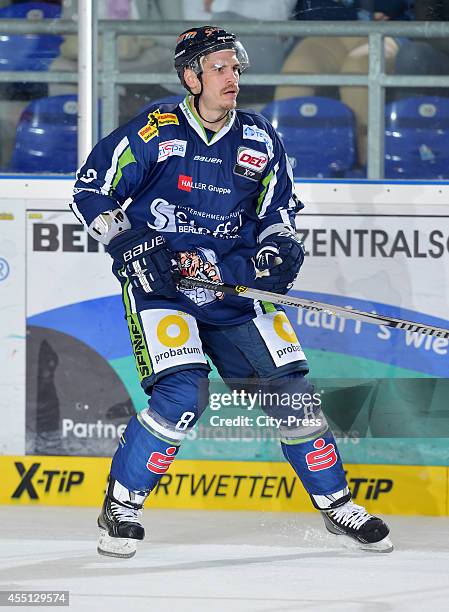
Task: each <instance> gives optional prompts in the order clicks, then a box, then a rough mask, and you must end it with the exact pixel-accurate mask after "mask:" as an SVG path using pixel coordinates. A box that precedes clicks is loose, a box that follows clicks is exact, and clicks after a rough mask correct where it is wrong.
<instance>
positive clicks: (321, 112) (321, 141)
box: [261, 96, 356, 178]
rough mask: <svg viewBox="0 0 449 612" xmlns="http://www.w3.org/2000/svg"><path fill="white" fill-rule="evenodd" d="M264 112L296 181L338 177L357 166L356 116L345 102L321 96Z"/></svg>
mask: <svg viewBox="0 0 449 612" xmlns="http://www.w3.org/2000/svg"><path fill="white" fill-rule="evenodd" d="M261 112H262V114H263V115H264V116H265V117H267V119H268V120H269V121H270V122H271V124H272V125H273V127H274V128H275V129H276V130H277V132H278V134H279V135H280V137H281V139H282V140H283V143H284V146H285V148H286V151H287V154H288V156H289V158H290V161H291V162H292V166H293V172H294V175H295V177H306V178H311V177H319V178H331V177H338V176H342V175H343V174H344V173H345V172H346V171H347V170H349V169H351V168H352V167H353V166H354V164H355V161H356V144H355V120H354V114H353V112H352V111H351V109H349V108H348V107H347V106H346V105H345V104H343V103H342V102H339V101H338V100H333V99H331V98H324V97H321V96H307V97H301V98H287V99H285V100H276V101H275V102H272V103H271V104H268V105H267V106H265V107H264V108H263V109H262V111H261Z"/></svg>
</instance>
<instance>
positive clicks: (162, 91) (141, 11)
mask: <svg viewBox="0 0 449 612" xmlns="http://www.w3.org/2000/svg"><path fill="white" fill-rule="evenodd" d="M62 16H63V19H72V20H74V21H78V2H76V1H74V0H65V1H64V7H63V15H62ZM98 18H99V19H115V20H129V21H135V20H140V19H143V20H156V21H163V20H165V19H182V18H183V6H182V0H171V2H170V3H168V2H162V1H161V2H159V1H158V0H99V2H98ZM117 40H118V45H117V48H118V66H119V71H120V72H121V73H126V72H143V73H145V72H172V69H173V68H172V51H171V47H170V46H169V45H170V43H169V42H168V41H171V37H170V36H168V37H164V36H134V35H130V36H119V37H118V39H117ZM98 56H99V61H100V64H101V56H102V46H101V40H100V41H99V44H98ZM77 60H78V41H77V37H76V36H71V35H70V36H66V37H65V41H64V43H63V45H62V47H61V57H59V58H58V59H57V60H56V61H55V62H53V64H52V70H59V71H75V70H76V69H77ZM168 89H169V90H170V91H171V92H172V93H178V92H182V88H181V86H180V85H173V87H170V88H168V87H160V86H158V85H145V84H139V85H126V86H124V87H120V88H119V94H120V98H119V107H120V122H126V121H127V120H128V119H130V118H131V117H133V116H134V115H136V114H137V113H138V112H139V111H140V110H141V108H142V106H144V105H145V104H146V103H148V102H150V101H151V99H153V98H156V97H160V96H164V95H165V96H166V95H167V90H168ZM67 93H77V87H76V86H71V85H66V84H63V85H61V84H51V85H50V95H58V94H67Z"/></svg>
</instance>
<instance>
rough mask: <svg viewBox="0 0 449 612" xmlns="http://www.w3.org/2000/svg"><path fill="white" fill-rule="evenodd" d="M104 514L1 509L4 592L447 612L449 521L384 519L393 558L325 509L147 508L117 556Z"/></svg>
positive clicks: (110, 606) (142, 606)
mask: <svg viewBox="0 0 449 612" xmlns="http://www.w3.org/2000/svg"><path fill="white" fill-rule="evenodd" d="M96 515H97V512H96V510H94V509H90V508H86V509H84V508H73V509H70V508H45V507H29V506H28V507H27V506H20V507H17V508H12V507H11V506H0V589H1V590H7V589H14V590H21V589H24V590H33V589H38V590H68V591H70V607H69V608H65V609H67V610H70V611H71V612H73V611H74V610H77V611H78V610H80V611H81V610H82V611H85V612H90V611H101V612H103V611H105V612H113V611H120V612H137V611H140V610H145V612H153V611H156V612H159V611H164V612H178V611H179V612H187V611H188V612H190V611H192V612H193V611H194V612H203V611H204V612H205V611H208V612H221V611H228V610H229V611H230V612H248V611H251V612H259V611H260V612H283V611H286V610H292V611H293V610H294V611H298V612H299V611H307V610H313V611H314V612H322V611H323V612H324V611H326V612H328V611H329V612H333V611H340V610H341V611H344V612H353V611H357V612H359V611H360V612H390V611H396V610H398V611H401V612H427V611H429V612H430V611H432V612H440V611H447V610H449V519H446V518H426V517H420V518H411V517H402V518H401V517H387V518H388V523H389V524H390V527H391V536H392V539H393V541H394V544H395V551H394V552H393V553H391V554H379V553H377V554H376V553H366V552H360V551H355V550H351V549H350V550H348V549H345V548H344V547H343V546H342V542H341V540H342V538H341V537H335V536H332V535H330V534H327V533H326V532H325V530H324V526H323V524H322V520H321V517H320V516H319V515H318V514H283V513H255V512H194V511H163V510H146V511H145V513H144V524H145V527H146V529H147V538H146V540H145V541H144V543H142V545H141V546H140V548H139V549H138V552H137V555H136V556H135V557H134V558H133V559H128V560H118V559H110V558H107V557H100V556H98V555H97V553H96V536H97V530H96ZM1 609H2V610H3V609H4V610H7V609H17V608H12V607H8V608H6V607H5V608H1ZM20 609H23V610H32V609H33V610H34V609H36V610H44V609H48V608H41V607H39V608H30V607H28V608H20ZM57 609H61V610H62V609H64V608H57Z"/></svg>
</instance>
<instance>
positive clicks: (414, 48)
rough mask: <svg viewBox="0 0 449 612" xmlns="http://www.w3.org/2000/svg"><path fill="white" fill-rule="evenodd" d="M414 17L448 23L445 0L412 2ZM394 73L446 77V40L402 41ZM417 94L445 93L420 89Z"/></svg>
mask: <svg viewBox="0 0 449 612" xmlns="http://www.w3.org/2000/svg"><path fill="white" fill-rule="evenodd" d="M414 17H415V19H416V20H418V21H449V3H448V2H447V0H415V7H414ZM396 73H397V74H415V75H427V74H440V75H447V74H449V40H448V39H447V38H430V39H429V38H427V39H416V40H407V41H405V42H404V44H403V45H401V47H400V49H399V52H398V54H397V57H396ZM404 92H408V90H407V89H405V90H404V89H403V90H402V91H401V92H400V94H399V95H400V96H401V97H403V96H404ZM415 92H416V90H415ZM419 93H424V94H428V95H442V94H443V95H444V90H443V89H441V88H435V89H429V88H428V87H427V88H425V89H423V90H419ZM407 95H409V94H408V93H407Z"/></svg>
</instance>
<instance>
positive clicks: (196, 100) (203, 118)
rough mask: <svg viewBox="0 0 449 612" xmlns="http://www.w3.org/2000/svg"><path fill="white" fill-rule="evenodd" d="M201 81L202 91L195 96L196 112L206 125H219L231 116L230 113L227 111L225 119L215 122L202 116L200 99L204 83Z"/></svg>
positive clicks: (221, 118)
mask: <svg viewBox="0 0 449 612" xmlns="http://www.w3.org/2000/svg"><path fill="white" fill-rule="evenodd" d="M200 77H201V75H200ZM199 80H200V82H201V91H200V93H198V94H194V95H193V105H194V106H195V109H196V112H197V113H198V115H199V116H200V117H201V119H202V120H203V121H205V122H206V123H211V124H214V123H219V122H220V121H223V119H225V118H226V117H227V116H228V115H229V111H226V113H225V114H224V115H223V117H220V118H219V119H215V121H209V119H206V118H205V117H203V115H202V114H201V112H200V97H201V94H202V93H203V82H202V80H201V78H200V79H199Z"/></svg>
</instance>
